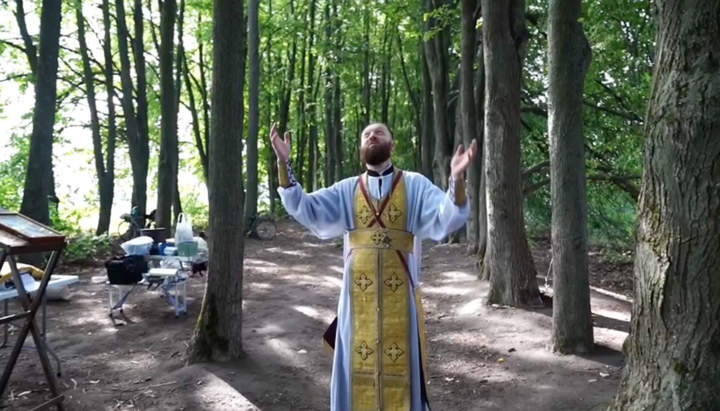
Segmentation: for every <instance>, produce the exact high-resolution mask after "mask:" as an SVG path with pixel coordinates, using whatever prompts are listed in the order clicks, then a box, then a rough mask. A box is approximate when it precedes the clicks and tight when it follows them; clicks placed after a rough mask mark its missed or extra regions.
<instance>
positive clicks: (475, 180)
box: [460, 0, 482, 253]
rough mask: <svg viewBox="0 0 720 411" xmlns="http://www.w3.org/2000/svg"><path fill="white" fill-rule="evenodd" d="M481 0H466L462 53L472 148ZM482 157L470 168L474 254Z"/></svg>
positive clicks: (465, 130)
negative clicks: (479, 2)
mask: <svg viewBox="0 0 720 411" xmlns="http://www.w3.org/2000/svg"><path fill="white" fill-rule="evenodd" d="M476 5H477V0H462V53H461V57H460V107H461V116H460V120H461V121H460V123H461V127H462V136H463V143H464V145H465V147H466V148H467V147H470V143H471V142H472V141H473V140H477V117H476V115H477V111H476V104H475V69H474V67H473V66H474V65H475V38H476V35H475V31H476V29H475V26H476V23H477V22H476V20H475V7H476ZM480 65H481V66H482V63H481V64H480ZM481 162H482V156H478V157H477V158H476V159H475V164H472V165H471V166H470V167H469V168H468V172H467V179H468V191H469V194H470V218H468V222H467V240H468V241H467V242H468V248H469V249H470V251H471V252H472V253H475V252H476V251H477V241H478V237H479V231H478V230H479V225H478V200H479V199H478V196H477V193H478V189H477V187H478V186H479V185H480V178H479V177H480V174H479V171H480V170H479V166H478V165H479V164H481Z"/></svg>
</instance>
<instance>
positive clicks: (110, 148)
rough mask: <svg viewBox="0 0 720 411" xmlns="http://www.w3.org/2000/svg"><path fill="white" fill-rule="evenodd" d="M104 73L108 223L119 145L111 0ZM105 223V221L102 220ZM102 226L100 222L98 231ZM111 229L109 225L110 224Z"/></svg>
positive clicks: (103, 201) (103, 185)
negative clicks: (106, 113) (116, 153)
mask: <svg viewBox="0 0 720 411" xmlns="http://www.w3.org/2000/svg"><path fill="white" fill-rule="evenodd" d="M102 10H103V29H104V30H103V31H104V37H103V57H104V61H103V63H104V65H103V73H104V82H105V93H106V100H107V101H106V104H107V111H108V115H107V147H106V149H107V152H106V160H105V178H104V179H103V181H104V182H100V183H99V184H98V189H99V190H100V215H101V219H102V216H104V215H107V218H108V224H110V216H111V215H112V207H113V202H114V201H113V200H114V198H115V147H116V145H117V123H116V117H117V115H116V112H115V100H114V98H115V92H116V89H115V67H114V66H113V55H112V19H111V18H110V0H103V2H102ZM102 223H104V222H102ZM101 228H102V225H101V222H98V231H100V229H101ZM108 230H109V226H108Z"/></svg>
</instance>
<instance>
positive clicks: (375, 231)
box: [349, 170, 427, 411]
mask: <svg viewBox="0 0 720 411" xmlns="http://www.w3.org/2000/svg"><path fill="white" fill-rule="evenodd" d="M360 178H361V179H362V181H361V183H360V184H359V187H358V188H357V191H356V193H355V207H354V211H355V212H354V220H355V227H357V229H355V230H352V231H351V232H350V234H349V237H350V241H349V243H350V249H351V251H350V252H351V253H352V255H351V263H350V268H349V275H350V276H351V278H352V281H351V290H350V296H351V301H352V302H351V304H352V312H353V319H352V321H353V322H352V328H353V331H352V336H353V337H352V347H351V350H352V361H351V364H352V370H351V379H352V411H409V410H410V407H411V376H410V364H411V360H412V358H411V356H410V347H411V345H410V339H411V338H417V335H411V333H410V313H411V311H410V301H411V298H415V301H416V303H417V301H418V297H413V295H414V293H413V289H412V284H411V280H410V278H411V277H410V273H409V270H408V265H407V258H408V253H410V252H412V250H413V239H414V238H413V236H412V234H411V233H409V232H408V231H407V228H408V227H407V224H408V221H407V214H408V213H407V210H408V201H407V192H406V190H405V183H404V181H403V180H402V172H401V171H399V170H397V171H396V172H395V179H394V181H393V188H392V189H391V191H390V193H389V194H388V195H387V196H386V197H385V198H383V199H381V200H380V201H375V200H374V199H372V198H371V197H370V196H369V195H368V194H367V190H366V187H367V183H366V180H365V178H366V176H365V175H362V176H360ZM421 309H422V304H420V305H419V306H418V310H421ZM419 317H420V318H419V319H418V320H419V321H423V319H422V315H421V314H420V315H419ZM419 326H420V327H422V328H421V329H424V321H423V322H422V324H419ZM422 337H423V338H421V340H422V339H424V335H423V336H422ZM424 346H425V344H424V343H422V344H421V348H424ZM422 351H423V353H422V355H423V358H426V355H425V352H424V349H423V350H422ZM425 375H426V376H427V373H426V374H425Z"/></svg>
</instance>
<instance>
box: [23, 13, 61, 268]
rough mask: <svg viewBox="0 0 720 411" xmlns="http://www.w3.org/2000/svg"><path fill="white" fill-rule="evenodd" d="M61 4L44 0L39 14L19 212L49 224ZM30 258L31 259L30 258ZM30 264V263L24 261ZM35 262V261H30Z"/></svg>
mask: <svg viewBox="0 0 720 411" xmlns="http://www.w3.org/2000/svg"><path fill="white" fill-rule="evenodd" d="M60 6H61V3H60V2H59V1H56V0H43V2H42V11H41V14H40V47H39V52H38V60H37V62H38V66H37V81H36V83H35V110H33V130H32V135H31V136H30V154H29V157H28V166H27V173H26V174H25V186H24V190H23V199H22V204H21V205H20V213H21V214H24V215H26V216H28V217H30V218H32V219H34V220H36V221H38V222H40V223H42V224H46V225H49V224H50V211H49V209H48V196H49V195H50V194H51V192H52V189H51V185H52V181H51V180H52V179H51V178H49V175H50V174H51V173H52V149H53V140H54V135H53V134H54V127H55V112H56V108H55V106H56V102H57V71H58V55H59V53H60V25H61V22H62V12H61V7H60ZM31 259H32V258H31ZM27 261H28V262H30V260H27ZM32 262H36V261H32Z"/></svg>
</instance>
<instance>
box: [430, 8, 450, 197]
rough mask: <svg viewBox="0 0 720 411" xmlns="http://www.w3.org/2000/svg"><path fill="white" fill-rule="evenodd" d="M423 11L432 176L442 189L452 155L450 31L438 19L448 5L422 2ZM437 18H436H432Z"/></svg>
mask: <svg viewBox="0 0 720 411" xmlns="http://www.w3.org/2000/svg"><path fill="white" fill-rule="evenodd" d="M424 2H425V10H426V11H427V13H430V15H431V16H432V17H430V18H428V19H427V23H426V26H425V27H426V30H427V31H428V32H432V34H429V35H430V38H429V39H427V40H425V43H424V44H425V56H426V58H427V66H428V72H429V74H430V81H431V83H430V84H431V90H432V102H433V108H434V110H433V122H434V130H433V131H434V133H435V140H434V142H435V150H434V158H433V173H434V181H435V184H437V185H439V186H441V187H443V188H446V187H447V184H448V180H449V178H450V159H451V158H452V155H453V150H452V146H453V137H454V136H453V133H452V130H453V128H454V126H450V121H449V119H448V117H449V114H448V113H452V115H454V111H450V110H449V107H448V106H449V102H448V94H449V93H450V72H449V65H450V54H449V51H448V48H449V47H448V46H449V42H450V35H451V33H450V27H449V26H448V25H447V23H446V22H444V21H443V20H442V19H440V18H439V16H440V15H441V13H442V12H443V11H444V9H445V8H446V7H449V5H450V4H451V2H448V1H447V0H425V1H424ZM435 16H438V17H435Z"/></svg>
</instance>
